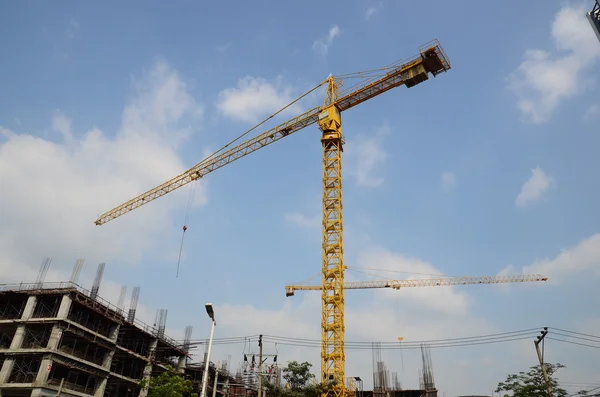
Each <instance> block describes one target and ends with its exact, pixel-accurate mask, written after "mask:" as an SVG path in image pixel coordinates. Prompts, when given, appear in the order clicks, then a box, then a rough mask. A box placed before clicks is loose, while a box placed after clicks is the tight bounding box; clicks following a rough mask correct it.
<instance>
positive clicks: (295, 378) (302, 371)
mask: <svg viewBox="0 0 600 397" xmlns="http://www.w3.org/2000/svg"><path fill="white" fill-rule="evenodd" d="M311 367H312V364H310V363H308V362H306V361H305V362H303V363H298V362H297V361H290V362H288V365H287V366H286V367H285V368H283V371H282V372H283V378H284V379H285V380H286V382H287V385H288V387H279V386H275V385H271V384H270V383H266V384H265V388H266V389H267V396H269V397H321V395H322V394H323V393H324V392H325V391H327V390H328V388H330V387H331V385H323V384H320V383H314V382H311V381H312V380H314V378H315V375H314V374H311V373H310V368H311Z"/></svg>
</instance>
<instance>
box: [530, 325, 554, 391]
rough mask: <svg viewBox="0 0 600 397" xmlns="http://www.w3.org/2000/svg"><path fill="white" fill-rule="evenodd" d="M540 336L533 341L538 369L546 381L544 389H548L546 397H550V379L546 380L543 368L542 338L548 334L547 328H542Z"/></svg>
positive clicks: (546, 375)
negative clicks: (540, 369) (539, 368)
mask: <svg viewBox="0 0 600 397" xmlns="http://www.w3.org/2000/svg"><path fill="white" fill-rule="evenodd" d="M540 332H541V333H542V334H541V335H540V336H538V337H537V339H536V340H534V341H533V343H534V344H535V351H536V352H537V355H538V360H540V367H542V373H543V374H544V380H545V381H546V387H547V388H548V397H552V385H551V384H550V379H549V378H548V372H546V366H544V342H543V341H544V337H545V336H546V335H547V334H548V327H544V330H543V331H540ZM540 342H541V343H542V350H541V351H540Z"/></svg>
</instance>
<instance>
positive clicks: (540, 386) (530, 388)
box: [496, 363, 567, 397]
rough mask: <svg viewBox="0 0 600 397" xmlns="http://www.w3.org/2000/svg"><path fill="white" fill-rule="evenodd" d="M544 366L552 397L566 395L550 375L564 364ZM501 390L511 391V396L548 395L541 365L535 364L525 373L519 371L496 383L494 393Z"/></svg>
mask: <svg viewBox="0 0 600 397" xmlns="http://www.w3.org/2000/svg"><path fill="white" fill-rule="evenodd" d="M544 367H545V368H546V372H547V373H548V377H549V378H550V384H551V385H552V393H553V395H554V397H566V396H567V391H566V390H565V389H563V388H561V387H560V386H559V384H558V381H557V380H556V379H555V378H553V377H552V375H554V373H555V372H556V371H558V370H559V369H561V368H564V367H565V366H564V365H562V364H550V363H545V364H544ZM502 391H505V392H512V396H513V397H548V388H547V387H546V381H545V380H544V374H543V372H542V367H541V366H540V365H536V366H533V367H530V368H529V371H528V372H527V373H525V372H519V373H518V374H510V375H508V377H507V378H506V380H505V381H504V382H500V383H498V387H497V388H496V393H500V392H502ZM504 396H505V397H506V396H509V394H508V393H507V394H504Z"/></svg>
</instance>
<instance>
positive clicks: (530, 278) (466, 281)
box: [285, 274, 548, 296]
mask: <svg viewBox="0 0 600 397" xmlns="http://www.w3.org/2000/svg"><path fill="white" fill-rule="evenodd" d="M546 280H548V278H547V277H544V276H542V275H540V274H519V275H514V276H478V277H469V276H465V277H442V278H423V279H414V280H372V281H350V282H347V283H344V289H367V288H392V289H402V288H413V287H441V286H452V285H471V284H507V283H530V282H535V281H546ZM321 288H322V287H321V286H320V285H286V287H285V293H286V296H292V295H294V291H320V290H321Z"/></svg>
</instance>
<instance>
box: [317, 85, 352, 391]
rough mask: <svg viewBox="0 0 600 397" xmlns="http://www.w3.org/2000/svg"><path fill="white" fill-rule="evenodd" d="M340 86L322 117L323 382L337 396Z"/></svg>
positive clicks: (340, 386)
mask: <svg viewBox="0 0 600 397" xmlns="http://www.w3.org/2000/svg"><path fill="white" fill-rule="evenodd" d="M337 94H338V86H337V82H336V81H335V79H334V78H333V77H330V78H329V79H328V84H327V96H326V99H325V107H324V108H323V110H322V111H321V113H320V114H319V122H318V124H319V129H320V130H321V131H322V133H323V135H322V137H321V143H322V145H323V224H322V227H323V245H322V250H323V252H322V283H323V284H322V285H323V290H322V300H321V305H322V312H321V313H322V318H321V332H322V335H321V343H322V346H321V379H322V381H324V382H326V381H329V380H332V381H335V383H334V385H333V392H334V393H335V395H336V396H337V395H342V394H344V392H345V384H344V382H343V380H344V379H345V375H344V374H345V371H344V366H345V363H346V359H345V355H344V331H345V328H344V239H343V231H344V227H343V222H342V150H343V149H342V145H343V142H342V119H341V117H340V111H339V110H338V108H337V107H336V106H335V99H337Z"/></svg>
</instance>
